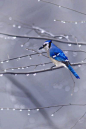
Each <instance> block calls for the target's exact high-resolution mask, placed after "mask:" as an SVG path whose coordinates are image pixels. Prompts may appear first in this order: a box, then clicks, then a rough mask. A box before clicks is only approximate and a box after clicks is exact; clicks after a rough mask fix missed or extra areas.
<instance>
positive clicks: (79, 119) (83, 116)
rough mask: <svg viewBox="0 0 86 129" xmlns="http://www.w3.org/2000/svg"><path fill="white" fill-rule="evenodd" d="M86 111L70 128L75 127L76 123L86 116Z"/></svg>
mask: <svg viewBox="0 0 86 129" xmlns="http://www.w3.org/2000/svg"><path fill="white" fill-rule="evenodd" d="M85 114H86V112H85V113H84V114H83V115H82V116H81V117H80V118H79V119H78V120H77V121H76V123H75V124H74V125H73V126H72V127H71V128H70V129H73V128H74V127H75V126H76V124H77V123H78V122H79V121H80V120H81V119H82V118H83V117H84V116H85Z"/></svg>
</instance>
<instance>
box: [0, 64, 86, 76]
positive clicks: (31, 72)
mask: <svg viewBox="0 0 86 129" xmlns="http://www.w3.org/2000/svg"><path fill="white" fill-rule="evenodd" d="M83 64H86V62H79V63H71V65H72V66H77V65H83ZM60 68H63V66H62V67H55V68H53V69H52V68H47V69H43V70H36V71H30V72H0V74H1V75H3V74H12V75H15V74H16V75H17V74H18V75H20V74H21V75H27V74H35V73H42V72H47V71H52V70H56V69H60Z"/></svg>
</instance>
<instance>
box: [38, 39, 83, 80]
mask: <svg viewBox="0 0 86 129" xmlns="http://www.w3.org/2000/svg"><path fill="white" fill-rule="evenodd" d="M43 48H44V49H45V50H46V52H47V54H48V56H49V58H50V59H51V61H52V62H53V63H54V64H55V65H56V67H60V66H64V67H67V68H68V69H69V70H70V71H71V72H72V73H73V75H74V76H75V77H76V78H77V79H80V77H79V76H78V74H77V73H76V72H75V71H74V69H73V68H72V67H71V64H70V62H69V60H68V58H67V57H66V56H65V54H64V53H63V51H62V50H61V49H59V48H58V47H57V46H56V45H55V44H53V43H52V40H47V41H45V42H44V44H43V46H42V47H40V48H39V50H40V49H43Z"/></svg>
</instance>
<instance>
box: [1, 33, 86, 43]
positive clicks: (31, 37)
mask: <svg viewBox="0 0 86 129" xmlns="http://www.w3.org/2000/svg"><path fill="white" fill-rule="evenodd" d="M0 34H2V35H6V36H11V37H16V38H29V39H39V40H53V41H56V42H59V43H64V44H72V45H86V43H85V42H77V43H76V42H72V41H70V42H67V41H62V40H58V39H55V38H49V37H39V36H38V37H37V36H23V35H22V36H21V35H20V36H19V35H14V34H13V35H12V34H6V33H0Z"/></svg>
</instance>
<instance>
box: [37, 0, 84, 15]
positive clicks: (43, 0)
mask: <svg viewBox="0 0 86 129" xmlns="http://www.w3.org/2000/svg"><path fill="white" fill-rule="evenodd" d="M39 1H42V2H45V3H49V4H52V5H55V6H58V7H62V8H65V9H68V10H71V11H73V12H76V13H79V14H83V15H86V13H83V12H80V11H77V10H74V9H71V8H68V7H65V6H62V5H58V4H55V3H52V2H49V1H45V0H39Z"/></svg>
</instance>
